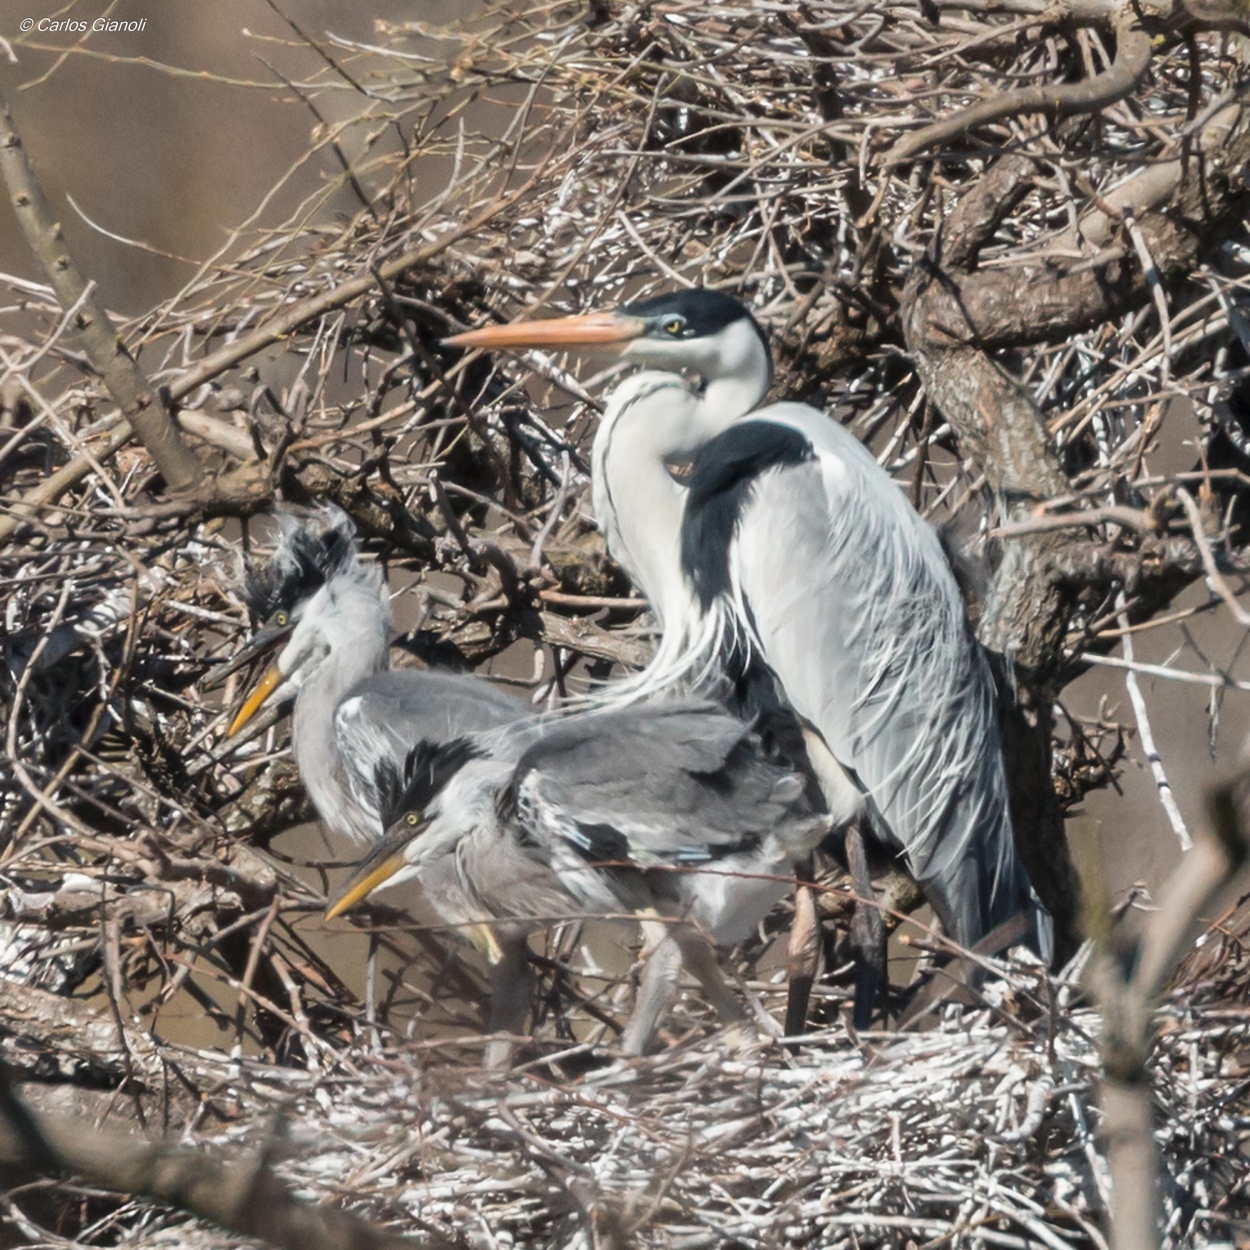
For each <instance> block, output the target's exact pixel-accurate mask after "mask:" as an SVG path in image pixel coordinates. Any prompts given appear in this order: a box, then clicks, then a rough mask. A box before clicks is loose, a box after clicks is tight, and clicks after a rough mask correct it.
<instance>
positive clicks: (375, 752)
mask: <svg viewBox="0 0 1250 1250" xmlns="http://www.w3.org/2000/svg"><path fill="white" fill-rule="evenodd" d="M531 715H532V714H531V712H530V710H529V708H527V707H526V705H525V704H523V703H521V702H519V701H518V700H516V699H512V698H509V697H508V695H506V694H504V693H502V692H501V691H499V690H497V689H496V688H495V687H493V686H491V685H490V684H489V683H488V682H486V681H484V680H483V679H482V678H480V677H468V676H461V675H459V674H455V673H440V672H427V671H424V670H420V669H389V670H387V671H385V672H381V673H374V674H373V675H372V676H369V677H366V678H364V679H363V680H361V681H359V682H357V683H356V684H355V685H354V686H353V687H352V688H351V689H350V690H349V691H348V692H347V694H346V696H345V697H344V698H343V700H342V701H341V702H340V703H339V705H338V707H337V708H336V709H335V712H334V732H335V736H336V738H337V740H338V744H339V752H340V755H341V757H342V760H343V768H344V771H345V773H346V774H347V781H348V785H349V786H350V787H351V791H352V795H353V797H354V798H355V800H356V802H357V803H358V804H359V805H360V806H361V807H362V808H364V809H365V810H366V811H367V812H369V813H370V814H371V815H372V816H373V817H374V818H375V819H376V818H378V811H377V806H378V804H377V795H376V793H375V787H376V778H377V769H378V765H379V764H381V763H384V762H386V761H389V762H390V764H391V765H392V766H393V768H394V770H395V772H396V774H397V775H398V774H402V772H403V769H404V763H405V761H406V760H407V758H408V754H409V752H410V751H411V750H412V749H413V748H414V747H415V746H417V745H418V744H419V743H423V742H424V743H428V744H430V745H431V746H437V745H440V744H442V743H447V742H452V741H454V740H456V739H459V738H466V737H474V736H476V735H478V734H484V733H488V732H490V731H493V730H499V729H502V728H503V727H504V726H506V725H511V724H514V723H516V722H519V721H523V720H525V719H527V718H529V717H530V716H531Z"/></svg>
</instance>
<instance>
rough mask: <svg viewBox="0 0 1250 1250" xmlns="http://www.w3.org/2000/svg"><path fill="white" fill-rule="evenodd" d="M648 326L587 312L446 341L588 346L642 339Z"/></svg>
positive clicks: (451, 344)
mask: <svg viewBox="0 0 1250 1250" xmlns="http://www.w3.org/2000/svg"><path fill="white" fill-rule="evenodd" d="M646 329H647V323H646V322H645V321H643V320H642V319H641V318H639V317H626V316H625V315H624V314H622V313H614V312H606V313H605V312H599V313H586V314H584V315H583V316H581V317H555V318H552V319H551V320H549V321H514V322H512V323H511V324H510V325H506V326H484V327H483V328H482V329H480V330H468V331H466V332H465V333H464V334H453V335H452V336H451V338H449V339H444V340H443V343H444V344H445V345H446V346H447V347H487V348H499V347H502V348H522V347H586V346H593V345H595V344H602V343H628V342H630V341H631V340H632V339H636V338H639V337H641V336H642V335H643V334H644V333H645V332H646Z"/></svg>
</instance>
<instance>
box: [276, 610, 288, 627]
mask: <svg viewBox="0 0 1250 1250" xmlns="http://www.w3.org/2000/svg"><path fill="white" fill-rule="evenodd" d="M290 619H291V618H290V617H289V616H287V614H286V613H285V612H275V613H274V614H273V623H274V624H275V625H285V624H286V623H287V622H288V621H289V620H290Z"/></svg>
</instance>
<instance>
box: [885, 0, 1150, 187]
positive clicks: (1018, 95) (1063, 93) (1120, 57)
mask: <svg viewBox="0 0 1250 1250" xmlns="http://www.w3.org/2000/svg"><path fill="white" fill-rule="evenodd" d="M1111 27H1112V30H1113V31H1114V33H1115V40H1116V52H1115V60H1114V61H1113V62H1112V63H1111V66H1110V67H1109V68H1108V69H1107V70H1105V71H1104V72H1103V73H1101V74H1097V75H1095V76H1094V77H1093V78H1090V79H1087V80H1086V81H1085V82H1078V83H1059V84H1054V83H1047V84H1046V85H1044V86H1040V87H1022V88H1020V89H1019V90H1018V91H1007V92H1004V93H1003V94H1002V95H997V96H992V97H991V98H990V99H988V100H981V101H979V102H978V103H976V104H974V105H971V106H970V107H969V108H966V109H961V110H960V111H959V112H958V113H956V114H954V115H953V116H952V117H947V118H945V119H943V120H942V121H938V122H934V123H933V124H932V125H930V126H925V127H924V128H923V129H922V130H917V131H915V132H914V133H912V134H910V135H906V136H904V137H903V138H902V139H900V140H899V141H898V142H897V143H896V144H895V145H894V146H893V147H892V148H891V149H890V151H889V153H888V154H887V156H886V159H885V164H886V166H887V167H888V166H890V165H898V164H900V163H902V162H903V161H909V160H912V159H913V158H914V157H916V156H918V155H919V154H920V153H921V152H924V151H927V150H928V149H929V148H931V147H935V146H937V144H939V143H946V142H948V141H949V140H951V139H954V138H956V137H957V136H959V135H962V134H966V133H967V132H968V131H969V130H972V129H974V128H975V127H977V126H985V125H988V124H989V123H991V122H996V121H1002V120H1003V118H1006V117H1023V116H1026V115H1028V114H1030V113H1045V114H1046V115H1047V116H1048V117H1053V118H1055V119H1056V120H1057V119H1059V118H1062V117H1072V116H1075V115H1076V114H1080V113H1096V112H1097V111H1098V110H1099V109H1104V108H1106V107H1107V106H1108V105H1110V104H1114V103H1115V102H1116V101H1117V100H1122V99H1124V97H1125V96H1127V95H1128V94H1129V93H1130V92H1131V91H1132V90H1133V89H1134V88H1135V87H1136V86H1137V84H1138V83H1139V82H1140V81H1141V80H1142V77H1143V76H1144V75H1145V73H1146V70H1147V69H1149V68H1150V36H1149V35H1148V34H1147V33H1146V31H1145V30H1143V29H1142V25H1141V21H1140V18H1139V16H1138V10H1137V8H1136V6H1135V5H1131V4H1128V3H1122V4H1120V5H1118V6H1117V7H1116V8H1115V9H1114V10H1113V12H1112V14H1111Z"/></svg>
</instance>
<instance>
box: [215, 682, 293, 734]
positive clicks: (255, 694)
mask: <svg viewBox="0 0 1250 1250" xmlns="http://www.w3.org/2000/svg"><path fill="white" fill-rule="evenodd" d="M283 677H284V674H283V672H282V670H281V669H280V668H279V667H278V666H277V665H276V664H275V665H273V666H272V667H271V668H270V669H269V670H268V671H267V672H266V673H265V675H264V677H262V678H261V679H260V681H258V682H257V683H256V689H255V690H253V691H252V693H251V694H250V695H248V696H247V702H246V703H244V705H243V706H242V707H241V708H239V710H238V712H237V713H236V715H235V718H234V720H232V721H231V722H230V728H229V729H227V730H226V737H227V738H233V737H234V735H235V734H237V733H238V732H239V730H240V729H242V728H243V726H244V725H246V724H247V722H248V721H250V720H251V719H252V717H253V716H255V715H256V713H257V712H259V711H260V709H261V706H262V705H263V704H264V702H265V700H266V699H267V698H269V696H270V695H271V694H273V692H274V691H275V690H276V689H277V688H278V687H279V686H280V685H282V681H283Z"/></svg>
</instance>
